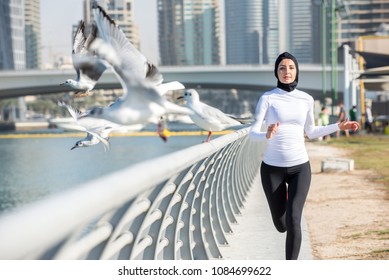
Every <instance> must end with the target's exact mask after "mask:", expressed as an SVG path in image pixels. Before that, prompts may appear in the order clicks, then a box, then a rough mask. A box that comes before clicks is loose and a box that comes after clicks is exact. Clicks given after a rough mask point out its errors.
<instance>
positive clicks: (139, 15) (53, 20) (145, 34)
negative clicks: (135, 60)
mask: <svg viewBox="0 0 389 280" xmlns="http://www.w3.org/2000/svg"><path fill="white" fill-rule="evenodd" d="M156 2H157V0H135V1H134V9H135V21H136V24H137V25H138V28H139V34H140V39H141V52H142V53H143V54H144V55H145V56H146V57H147V58H148V59H149V60H151V61H152V62H154V63H158V57H159V55H158V45H157V44H158V40H157V34H158V33H157V8H156ZM82 4H83V0H66V1H61V0H41V30H42V34H41V35H42V48H43V62H44V63H45V62H48V57H49V56H50V54H51V55H54V56H56V57H61V56H70V55H71V45H72V33H71V32H72V25H74V24H77V23H78V21H79V20H80V19H82V18H83V7H82Z"/></svg>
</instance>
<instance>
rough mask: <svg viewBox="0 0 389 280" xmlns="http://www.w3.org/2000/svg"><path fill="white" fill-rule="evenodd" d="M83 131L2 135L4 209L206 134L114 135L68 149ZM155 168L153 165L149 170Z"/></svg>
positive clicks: (0, 200) (0, 207) (0, 206)
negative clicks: (162, 136)
mask: <svg viewBox="0 0 389 280" xmlns="http://www.w3.org/2000/svg"><path fill="white" fill-rule="evenodd" d="M83 136H84V135H82V136H81V137H69V136H66V135H64V136H63V137H58V135H56V137H38V138H36V137H31V138H30V137H28V136H27V138H10V139H4V138H0V214H1V213H4V212H7V211H9V210H11V209H14V208H17V207H19V206H21V205H24V204H26V203H29V202H32V201H36V200H39V199H42V198H43V197H45V196H47V195H49V194H54V193H56V192H59V191H61V190H65V189H69V188H72V187H76V186H77V185H79V184H81V183H85V182H87V181H89V180H91V179H94V178H96V177H98V176H102V175H105V174H108V173H110V172H113V171H116V170H119V169H123V168H125V167H128V166H130V165H133V164H136V163H139V162H141V161H145V160H148V159H152V158H155V157H158V156H162V155H166V154H168V153H171V152H174V151H177V150H181V149H184V148H187V147H190V146H193V145H197V144H201V143H202V141H203V140H204V139H205V137H206V136H205V135H202V136H174V137H173V136H172V137H170V138H169V139H168V142H166V143H165V142H163V141H162V140H161V139H160V138H159V137H155V136H126V137H112V138H111V140H110V143H111V149H110V150H109V151H104V148H103V146H102V145H101V144H98V145H96V146H93V147H89V148H78V149H74V150H70V148H71V147H73V145H74V144H75V142H76V141H77V140H79V139H81V138H83ZM150 172H152V170H151V171H150Z"/></svg>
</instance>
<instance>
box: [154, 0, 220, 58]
mask: <svg viewBox="0 0 389 280" xmlns="http://www.w3.org/2000/svg"><path fill="white" fill-rule="evenodd" d="M158 20H159V51H160V58H161V64H162V65H218V64H220V62H221V59H220V53H221V50H220V48H221V47H220V46H221V44H220V43H221V42H220V40H221V29H220V28H221V27H220V6H219V0H158Z"/></svg>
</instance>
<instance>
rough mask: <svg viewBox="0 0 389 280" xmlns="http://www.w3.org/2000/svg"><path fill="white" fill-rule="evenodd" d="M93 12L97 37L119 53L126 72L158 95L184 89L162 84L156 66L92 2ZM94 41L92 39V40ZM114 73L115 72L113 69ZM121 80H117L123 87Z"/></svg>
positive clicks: (178, 86) (177, 85)
mask: <svg viewBox="0 0 389 280" xmlns="http://www.w3.org/2000/svg"><path fill="white" fill-rule="evenodd" d="M93 12H94V15H95V23H96V25H97V29H98V34H99V37H101V38H102V39H103V41H104V42H106V43H107V44H108V45H111V46H113V47H114V48H115V49H116V51H117V52H119V53H120V59H121V60H122V61H121V64H122V65H125V68H126V71H128V72H132V73H134V75H139V76H140V77H142V78H145V79H146V80H147V81H149V82H150V83H151V84H152V85H154V86H156V87H157V91H158V93H159V94H160V95H164V94H165V93H166V92H168V91H169V90H181V89H185V86H184V85H183V84H182V83H180V82H178V81H173V82H167V83H163V76H162V74H161V72H160V71H159V70H158V68H157V66H156V65H155V64H153V63H152V62H151V61H149V60H148V59H147V58H146V57H145V56H144V55H143V54H142V53H141V52H140V51H139V50H138V49H137V48H136V47H135V46H134V45H133V44H132V43H131V42H130V40H128V38H127V37H126V35H125V34H124V33H123V31H122V29H121V28H120V27H119V26H118V25H117V24H116V23H115V21H114V20H113V19H112V18H111V17H110V16H109V15H108V14H107V13H106V12H105V10H104V9H103V8H102V7H101V6H99V5H98V4H97V2H94V4H93ZM93 40H94V39H93ZM114 71H116V69H115V67H114ZM121 79H122V78H121V77H120V75H119V80H120V81H121V83H122V85H123V83H124V82H123V81H122V80H121Z"/></svg>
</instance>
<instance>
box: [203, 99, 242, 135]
mask: <svg viewBox="0 0 389 280" xmlns="http://www.w3.org/2000/svg"><path fill="white" fill-rule="evenodd" d="M198 106H199V108H198V109H197V110H196V109H195V110H196V111H197V112H198V114H199V115H200V117H201V118H202V119H204V120H205V121H206V122H208V123H210V124H212V125H213V126H218V127H220V129H225V128H228V127H230V126H234V125H240V123H239V122H238V121H236V120H234V119H232V118H230V117H229V116H227V115H226V114H225V113H223V112H222V111H221V110H219V109H217V108H215V107H212V106H210V105H208V104H205V103H203V102H200V104H198Z"/></svg>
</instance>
